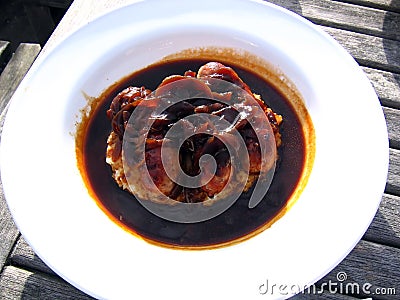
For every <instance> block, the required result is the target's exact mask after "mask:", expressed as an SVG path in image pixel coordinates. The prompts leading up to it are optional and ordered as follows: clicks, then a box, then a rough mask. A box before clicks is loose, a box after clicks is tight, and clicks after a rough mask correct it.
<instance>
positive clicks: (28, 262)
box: [10, 236, 56, 275]
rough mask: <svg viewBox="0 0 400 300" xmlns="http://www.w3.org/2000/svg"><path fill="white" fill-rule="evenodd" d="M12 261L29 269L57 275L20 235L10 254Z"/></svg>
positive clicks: (15, 264) (13, 263)
mask: <svg viewBox="0 0 400 300" xmlns="http://www.w3.org/2000/svg"><path fill="white" fill-rule="evenodd" d="M10 263H11V264H12V265H14V266H21V267H24V268H27V269H29V270H35V271H39V272H42V273H46V274H49V275H56V274H55V273H54V272H53V270H51V269H50V268H49V267H48V266H47V265H46V264H45V263H44V262H43V261H42V260H41V259H40V258H39V257H38V256H37V255H36V253H35V252H34V251H33V249H32V248H31V247H30V246H29V245H28V243H27V242H26V241H25V239H24V238H23V237H22V236H20V237H19V238H18V241H17V243H16V245H15V247H14V250H13V251H12V253H11V255H10Z"/></svg>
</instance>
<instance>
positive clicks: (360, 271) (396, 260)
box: [318, 240, 400, 300]
mask: <svg viewBox="0 0 400 300" xmlns="http://www.w3.org/2000/svg"><path fill="white" fill-rule="evenodd" d="M398 266H400V249H398V248H394V247H389V246H383V245H380V244H376V243H372V242H368V241H363V240H362V241H360V242H359V243H358V244H357V246H356V247H355V248H354V249H353V250H352V251H351V252H350V254H349V255H348V256H347V257H346V258H345V259H344V260H343V261H342V262H341V263H340V264H339V265H338V266H337V267H336V268H335V269H333V270H332V271H331V272H330V273H329V274H328V275H327V276H325V277H324V278H323V279H321V280H320V281H319V282H318V284H319V285H322V284H323V283H328V282H329V281H331V282H336V283H339V281H338V279H337V275H338V273H339V272H344V273H346V275H347V279H346V280H345V281H343V284H344V285H345V284H346V283H355V284H357V285H358V286H359V287H360V291H359V293H357V294H358V296H359V297H371V296H372V297H373V299H390V300H394V299H396V296H394V295H378V294H375V295H372V294H368V293H365V292H363V290H362V286H363V285H364V284H370V285H371V286H370V287H369V291H370V292H371V293H374V292H375V293H377V292H378V290H377V289H380V288H386V289H388V288H390V289H391V288H394V289H395V291H394V292H396V293H397V295H398V293H399V291H400V269H399V268H398ZM349 291H350V287H349ZM343 294H349V293H346V291H345V290H344V291H343Z"/></svg>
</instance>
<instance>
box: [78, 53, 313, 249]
mask: <svg viewBox="0 0 400 300" xmlns="http://www.w3.org/2000/svg"><path fill="white" fill-rule="evenodd" d="M208 61H209V60H205V59H197V58H196V59H183V60H176V61H167V62H165V61H164V62H160V63H157V64H154V65H152V66H150V67H147V68H145V69H143V70H140V71H138V72H135V73H134V74H132V75H130V76H128V77H126V78H124V79H123V80H121V81H119V82H117V83H116V84H114V85H113V86H112V87H111V88H109V89H108V90H107V91H106V92H105V93H104V94H103V95H102V96H101V97H100V98H99V99H98V103H97V105H96V108H95V109H94V110H93V111H92V112H91V114H90V117H89V118H86V119H84V120H83V123H85V122H86V124H83V126H81V127H80V128H81V129H83V131H82V132H81V133H80V134H78V137H77V139H81V140H80V141H78V140H77V145H78V146H77V147H80V148H81V149H80V150H79V151H78V150H77V153H78V152H79V153H80V155H81V156H82V157H81V159H78V164H79V168H80V170H81V173H82V175H83V177H84V179H85V181H86V185H87V187H88V189H89V192H90V194H91V195H92V196H93V197H94V198H95V200H96V201H97V203H98V205H99V206H100V207H101V208H102V210H103V211H104V212H105V213H106V214H107V215H108V216H109V217H110V218H111V219H113V220H114V221H115V222H116V223H118V224H119V225H120V226H121V227H123V228H124V229H126V230H128V231H130V232H132V233H134V234H135V235H138V236H140V237H141V238H143V239H145V240H147V241H149V242H151V243H155V244H158V245H162V246H167V247H179V248H185V249H193V248H195V249H202V248H215V247H219V246H223V245H229V244H232V243H234V242H237V241H241V240H244V239H247V238H248V237H251V236H253V235H254V234H256V233H258V232H260V231H262V230H264V229H265V228H267V227H268V226H269V225H270V223H271V220H273V219H276V217H277V216H280V215H282V213H284V211H285V210H286V209H287V206H288V201H289V200H290V199H291V197H293V194H294V193H296V190H298V185H299V182H300V181H301V180H303V179H304V169H305V165H306V160H307V145H306V140H307V138H306V136H305V133H304V130H303V127H302V121H301V118H299V116H298V113H297V112H296V110H295V108H294V106H293V105H292V103H291V102H290V101H288V99H287V98H286V97H285V96H284V95H283V94H281V93H280V92H279V91H278V90H277V89H275V88H274V87H273V86H272V85H271V84H269V83H268V82H266V81H265V80H264V79H263V78H262V77H261V76H259V75H258V74H257V73H255V72H253V71H250V70H248V69H245V68H242V67H241V66H239V65H234V64H232V63H226V65H228V66H231V67H232V68H233V69H234V70H235V71H236V72H237V73H238V74H239V76H240V77H241V78H242V79H243V81H244V82H245V83H247V84H248V85H249V86H250V88H251V89H252V91H253V92H254V93H256V94H259V95H261V97H262V99H263V100H264V101H265V102H266V104H267V105H268V106H270V107H271V108H272V109H273V110H274V111H275V112H277V113H278V114H281V115H282V116H283V120H284V121H283V124H282V125H281V134H282V142H283V143H282V146H281V147H280V148H279V160H278V162H277V166H276V171H275V177H274V179H273V182H272V184H271V186H270V189H269V190H268V192H267V194H266V196H265V199H264V200H263V201H262V202H261V203H260V204H258V205H257V206H256V207H255V208H253V209H249V208H248V200H249V196H250V195H251V190H250V191H249V192H247V193H244V194H243V195H242V196H241V197H240V198H239V200H237V201H236V203H235V204H234V205H233V206H232V207H230V208H229V209H228V210H227V211H225V212H224V213H222V214H221V215H219V216H217V217H215V218H213V219H210V220H207V221H204V222H201V223H194V224H181V223H175V222H171V221H166V220H164V219H162V218H159V217H157V216H155V215H153V214H152V213H150V212H149V211H148V210H147V209H146V208H144V207H143V206H142V205H141V204H140V203H139V202H138V201H136V199H135V198H134V197H133V196H132V195H131V194H130V193H128V192H126V191H123V190H122V189H120V188H119V187H118V185H117V184H116V183H115V181H114V179H113V178H112V175H111V174H112V173H111V168H110V166H109V165H108V164H107V163H106V162H105V154H106V147H107V144H106V141H107V137H108V135H109V134H110V130H111V125H110V121H109V120H108V119H107V117H106V110H107V109H108V108H109V105H110V102H111V101H112V99H113V97H114V96H115V95H116V94H117V93H118V92H119V91H120V90H122V89H123V88H125V87H127V86H129V85H133V86H145V87H146V88H148V89H151V90H154V89H155V88H156V87H157V86H158V84H159V83H160V82H161V80H162V79H163V78H165V77H166V76H169V75H172V74H183V73H184V72H185V71H187V70H189V69H191V70H197V69H198V68H199V67H200V66H201V65H203V64H204V63H206V62H208ZM220 61H221V60H220ZM221 62H222V63H224V61H221ZM224 64H225V63H224ZM303 123H304V122H303ZM78 156H79V155H78ZM301 178H303V179H301Z"/></svg>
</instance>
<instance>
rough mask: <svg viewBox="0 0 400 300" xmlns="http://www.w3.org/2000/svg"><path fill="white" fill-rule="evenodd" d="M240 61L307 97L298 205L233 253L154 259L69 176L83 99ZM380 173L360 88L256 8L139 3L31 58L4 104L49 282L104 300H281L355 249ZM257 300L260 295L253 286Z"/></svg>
mask: <svg viewBox="0 0 400 300" xmlns="http://www.w3.org/2000/svg"><path fill="white" fill-rule="evenodd" d="M204 45H213V46H217V47H218V46H221V47H222V46H229V47H234V48H242V49H245V50H247V51H249V52H251V53H253V54H255V55H258V56H260V57H262V58H264V59H265V60H267V61H269V62H272V63H273V64H274V65H275V66H276V67H278V68H279V69H280V70H281V71H283V73H285V74H286V75H287V77H289V78H290V79H291V80H292V81H293V82H294V83H295V85H296V86H297V88H298V90H299V91H300V92H301V94H302V95H303V97H304V99H305V102H306V106H307V108H308V110H309V112H310V114H311V117H312V120H313V123H314V126H315V130H316V142H317V144H316V157H315V163H314V168H313V171H312V173H311V176H310V179H309V182H308V185H307V186H306V188H305V190H304V192H303V193H302V195H301V198H300V199H299V200H298V201H297V203H296V204H295V205H294V206H293V208H292V209H290V210H289V212H287V213H286V214H285V215H284V217H282V218H281V219H280V220H279V221H278V222H276V223H275V224H274V225H273V226H272V227H271V228H270V229H268V230H266V231H264V232H263V233H261V234H259V235H257V236H255V237H253V238H251V239H250V240H248V241H246V242H242V243H239V244H237V245H234V246H230V247H226V248H221V249H217V250H207V251H180V250H170V249H165V248H161V247H156V246H151V245H149V244H147V243H146V242H143V241H142V240H139V239H137V238H135V237H134V236H132V235H131V234H129V233H127V232H125V231H123V230H122V229H120V227H118V226H117V225H115V224H114V223H113V222H111V221H110V220H109V219H108V217H107V216H105V215H104V214H103V212H102V211H101V210H100V209H99V208H98V207H97V205H96V204H95V202H94V201H93V200H92V199H91V198H90V197H89V195H88V193H87V191H86V188H85V186H84V184H83V183H82V180H81V176H80V174H79V171H78V169H77V167H76V158H75V144H74V143H75V140H74V137H73V136H72V135H71V134H70V133H73V132H74V131H75V122H76V120H77V116H79V109H81V108H82V107H84V105H85V104H86V100H85V98H84V97H83V95H82V92H85V93H86V94H88V95H90V96H97V95H99V94H100V93H101V91H102V90H103V89H104V88H105V87H107V86H109V85H110V84H111V83H113V82H115V81H116V80H118V79H119V78H121V77H122V76H123V75H127V74H129V73H131V72H132V71H133V70H135V69H138V68H141V67H143V66H145V65H147V64H149V63H152V62H154V61H157V60H159V59H160V58H161V57H162V56H164V55H166V54H169V53H173V52H176V51H178V50H182V49H184V48H193V47H197V46H204ZM387 167H388V139H387V131H386V124H385V120H384V117H383V114H382V109H381V107H380V104H379V102H378V99H377V97H376V95H375V93H374V90H373V88H372V87H371V85H370V83H369V81H368V80H367V78H366V76H365V75H364V74H363V72H362V71H361V69H360V68H359V67H358V65H357V64H356V63H355V61H354V60H353V59H352V58H351V56H350V55H349V54H348V53H346V51H345V50H344V49H343V48H341V47H340V46H339V45H338V43H336V42H335V41H334V40H333V39H332V38H331V37H329V36H328V35H327V34H325V33H324V32H322V31H321V30H319V29H318V28H317V27H316V26H314V25H312V24H311V23H309V22H308V21H306V20H304V19H302V18H300V17H299V16H297V15H295V14H293V13H290V12H288V11H286V10H284V9H281V8H278V7H276V6H274V5H270V4H267V3H265V2H260V1H239V0H237V1H231V0H229V1H228V0H222V1H221V0H219V1H215V0H203V1H195V2H194V1H178V0H176V1H161V0H160V1H155V0H154V1H143V2H139V3H136V4H133V5H131V6H128V7H125V8H123V9H119V10H116V11H113V12H111V13H109V14H107V15H104V16H102V17H100V18H98V19H96V20H95V21H93V22H91V23H89V24H88V25H87V26H84V27H82V28H81V29H80V30H78V31H77V32H75V33H74V34H72V35H71V36H69V37H68V38H67V39H65V40H64V41H62V42H61V43H60V44H59V45H58V46H56V47H54V48H53V49H52V51H49V52H48V53H47V55H45V56H43V57H41V59H40V61H37V63H36V64H35V66H34V67H33V68H32V70H31V71H30V72H29V75H28V76H27V77H26V79H25V80H24V81H23V83H22V84H21V86H20V88H19V89H18V91H17V92H16V93H15V96H14V97H13V100H12V103H11V106H10V108H9V111H8V114H7V119H6V123H5V125H4V131H3V136H2V145H1V175H2V180H3V185H4V190H5V195H6V198H7V201H8V205H9V207H10V210H11V212H12V214H13V216H14V218H15V221H16V223H17V225H18V227H19V229H20V230H21V232H22V234H23V235H24V237H25V238H26V240H27V241H28V242H29V244H30V245H31V246H32V247H33V248H34V250H35V252H36V253H37V254H38V255H39V256H40V258H42V259H43V260H44V261H45V262H46V263H47V264H48V265H49V266H50V267H51V268H52V269H53V270H54V271H55V272H57V273H58V274H59V275H61V276H62V277H63V278H65V279H66V280H67V281H69V282H70V283H71V284H73V285H75V286H76V287H78V288H80V289H82V290H83V291H85V292H87V293H89V294H91V295H93V296H96V297H100V298H108V299H128V298H129V299H134V298H138V297H140V296H146V298H153V299H155V298H156V297H160V298H172V297H174V298H175V299H184V298H187V297H191V298H199V299H200V298H201V299H207V298H210V297H211V298H214V299H216V298H221V297H222V298H224V299H226V298H230V297H233V296H234V298H235V299H252V298H256V297H259V296H260V291H259V287H260V286H261V285H262V284H264V283H266V281H268V283H269V284H270V285H272V284H276V285H278V286H279V285H287V288H286V289H284V290H283V291H281V292H280V291H279V290H278V291H277V290H276V289H275V291H274V292H273V295H271V290H269V292H267V294H266V295H264V296H270V297H272V298H282V297H289V296H291V295H292V292H293V291H295V290H297V286H299V287H303V286H304V285H305V284H312V283H313V282H315V281H316V280H318V279H319V278H321V277H322V276H324V275H325V274H326V273H327V272H329V271H330V270H331V269H332V268H333V267H335V266H336V265H337V264H338V263H339V262H340V261H341V260H342V259H343V258H344V257H345V256H346V255H347V254H348V253H349V251H350V250H351V249H352V248H353V247H354V246H355V244H356V243H357V242H358V241H359V239H360V238H361V237H362V235H363V233H364V232H365V230H366V229H367V227H368V225H369V224H370V222H371V220H372V218H373V216H374V214H375V212H376V209H377V207H378V205H379V203H380V200H381V196H382V192H383V190H384V186H385V182H386V174H387ZM263 287H265V286H263Z"/></svg>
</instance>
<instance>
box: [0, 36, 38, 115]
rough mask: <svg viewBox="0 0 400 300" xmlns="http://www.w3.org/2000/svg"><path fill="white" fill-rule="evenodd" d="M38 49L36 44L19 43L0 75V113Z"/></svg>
mask: <svg viewBox="0 0 400 300" xmlns="http://www.w3.org/2000/svg"><path fill="white" fill-rule="evenodd" d="M39 51H40V45H38V44H21V45H19V46H18V48H17V50H16V51H15V53H14V55H13V57H12V58H11V60H10V61H9V62H8V64H7V66H6V67H5V69H4V71H3V73H1V75H0V113H1V112H2V111H3V110H4V108H5V107H6V106H7V104H8V102H9V101H10V98H11V96H12V94H14V92H15V90H16V89H17V87H18V85H19V84H20V82H21V81H22V79H23V78H24V76H25V74H26V73H27V72H28V70H29V68H30V67H31V65H32V63H33V61H34V60H35V58H36V56H37V55H38V53H39Z"/></svg>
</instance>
